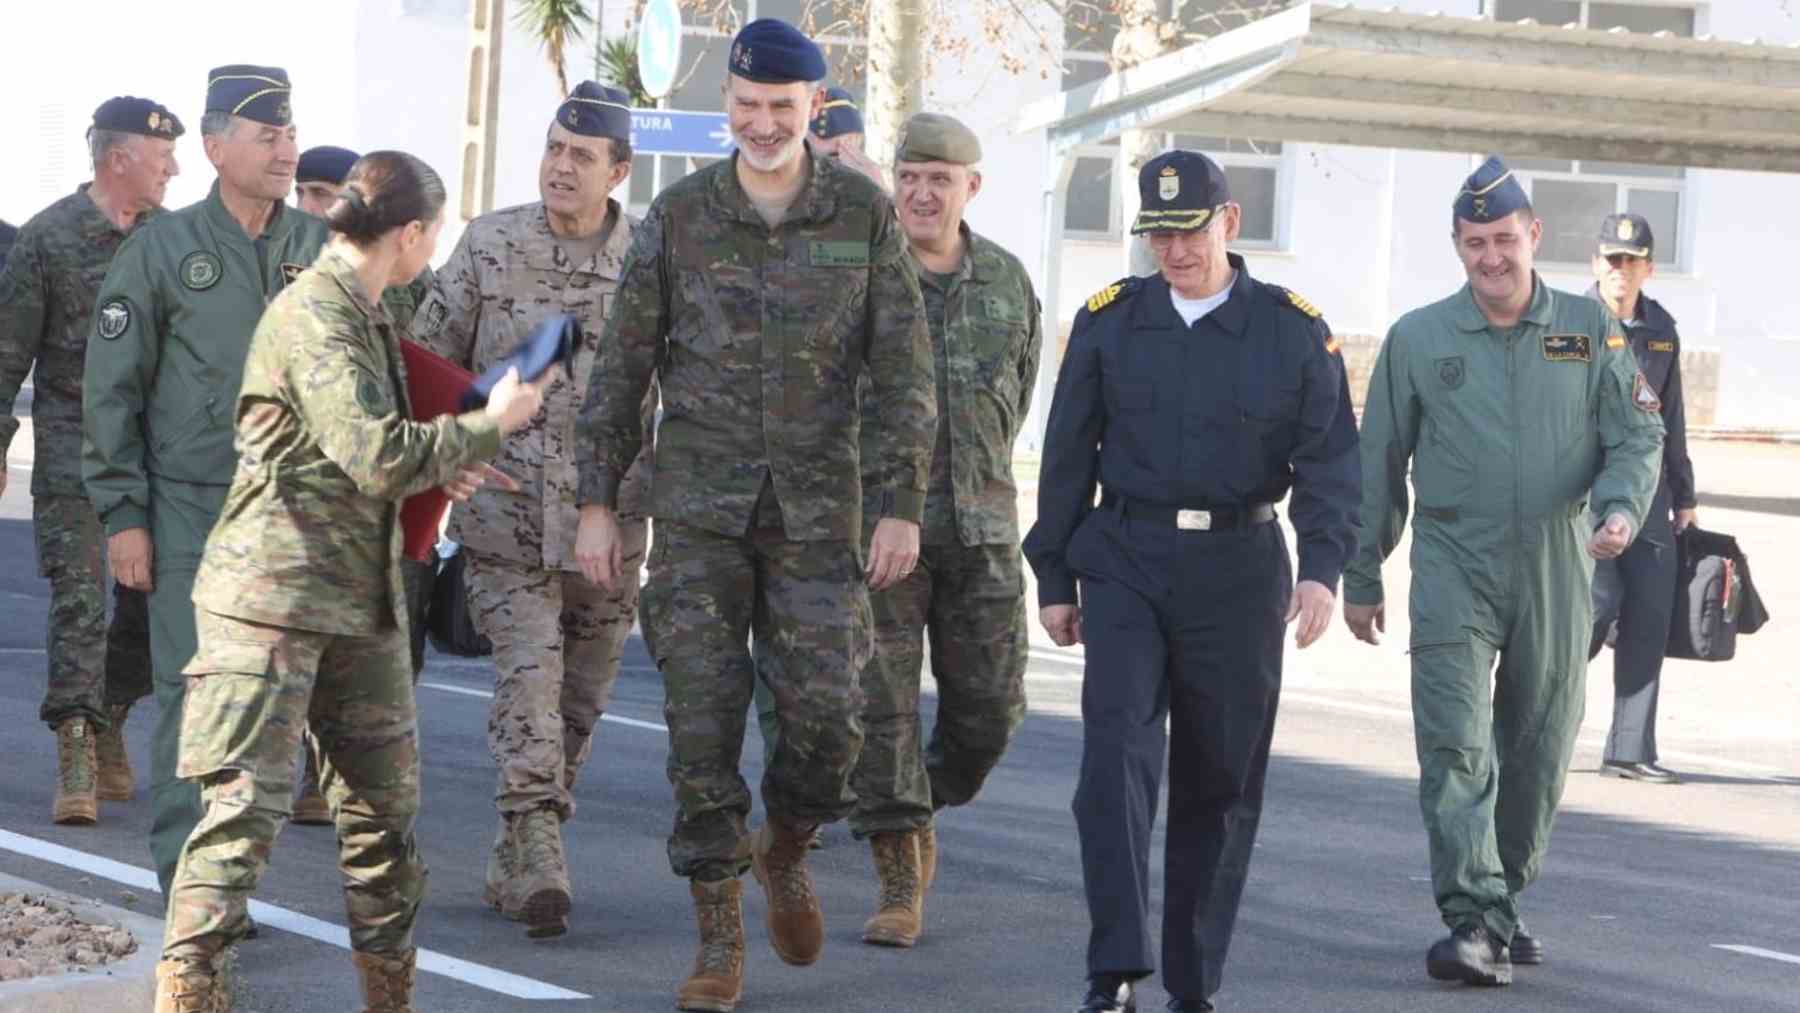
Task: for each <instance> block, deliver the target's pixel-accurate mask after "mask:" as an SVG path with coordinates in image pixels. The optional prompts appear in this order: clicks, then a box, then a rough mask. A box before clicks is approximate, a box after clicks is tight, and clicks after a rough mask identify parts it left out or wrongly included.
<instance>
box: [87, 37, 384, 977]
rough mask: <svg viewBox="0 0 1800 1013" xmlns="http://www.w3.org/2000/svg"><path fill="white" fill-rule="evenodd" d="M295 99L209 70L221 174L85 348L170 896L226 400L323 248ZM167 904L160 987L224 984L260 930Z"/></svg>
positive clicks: (119, 281)
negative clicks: (147, 703)
mask: <svg viewBox="0 0 1800 1013" xmlns="http://www.w3.org/2000/svg"><path fill="white" fill-rule="evenodd" d="M290 95H291V89H290V87H289V84H288V77H287V72H286V71H283V70H281V69H280V68H276V67H256V66H250V65H244V64H238V65H232V66H226V67H220V68H218V69H216V70H214V71H212V73H210V74H209V75H208V76H207V89H206V113H205V115H204V116H203V117H202V118H201V122H200V133H201V137H202V140H203V141H204V143H205V147H206V156H207V159H208V160H209V161H211V162H212V164H213V167H214V168H215V169H216V170H217V171H218V177H219V178H218V181H217V182H216V183H215V184H214V185H213V188H212V192H211V193H210V194H208V195H207V196H206V198H205V199H203V200H201V201H199V202H198V203H196V204H192V205H190V206H188V207H185V208H182V209H180V210H178V211H171V212H169V213H168V214H164V215H159V216H157V217H156V218H154V219H152V220H151V221H150V222H148V223H146V224H145V225H144V227H143V228H141V229H140V230H138V232H137V233H136V234H135V235H133V236H132V237H131V239H130V240H129V241H127V242H126V243H125V245H124V247H123V248H121V249H120V251H119V254H118V256H117V257H116V258H114V260H113V262H112V267H111V269H110V270H108V271H107V274H106V281H105V283H104V284H103V285H102V286H101V289H100V294H99V297H98V301H97V308H96V310H95V312H94V317H93V324H92V336H91V338H90V340H89V341H88V346H87V356H86V366H85V371H84V376H83V385H82V398H83V412H82V436H83V445H82V461H81V470H82V478H83V481H84V483H85V487H86V490H87V494H88V497H89V498H90V499H91V500H92V501H93V504H94V508H95V510H97V511H98V512H99V515H100V520H101V523H102V524H103V525H104V527H105V530H106V533H107V555H108V558H109V562H110V563H111V565H112V570H113V573H114V574H116V575H118V578H119V580H120V581H121V582H123V583H124V584H125V585H126V586H128V587H132V588H137V589H140V590H144V591H147V592H149V595H150V609H149V612H150V651H151V658H152V668H153V675H154V679H155V691H156V699H157V704H158V705H159V707H160V709H161V714H160V716H159V718H158V720H157V726H156V731H155V734H154V736H153V738H152V741H151V751H150V781H151V784H150V793H151V804H152V807H153V812H152V816H151V826H150V851H151V856H152V858H153V859H154V860H155V862H156V871H157V879H158V882H159V884H160V885H161V886H162V890H163V895H164V897H165V898H166V897H168V896H169V895H170V890H171V885H172V880H173V877H174V874H175V867H176V863H177V861H178V859H179V857H180V855H181V853H182V850H183V848H184V847H185V846H186V844H187V841H188V836H189V834H190V832H192V831H193V830H194V827H195V825H196V823H197V822H198V821H199V819H200V816H201V796H200V784H199V783H198V782H197V781H194V780H183V779H181V778H180V777H179V776H178V773H177V770H176V764H177V759H178V756H179V746H180V733H181V714H182V707H183V701H184V698H185V695H186V677H185V675H184V673H183V669H184V668H185V667H186V666H187V664H188V662H189V660H190V659H191V658H192V656H193V654H194V650H195V647H196V635H195V628H194V606H193V603H192V601H191V596H192V592H193V583H194V574H195V571H196V569H197V567H198V565H199V562H200V554H201V550H202V549H203V547H204V545H205V542H206V536H207V533H208V532H209V531H210V530H211V529H212V526H213V522H214V521H215V520H216V519H217V518H218V515H219V511H220V509H221V508H222V507H223V505H224V500H225V492H226V489H227V483H229V482H230V480H231V475H232V473H233V472H234V471H236V470H237V466H238V461H237V454H236V453H235V451H234V450H233V449H232V437H233V421H234V419H233V412H232V407H231V406H232V397H233V394H234V392H236V391H237V389H238V387H239V386H240V383H241V380H242V375H241V374H242V372H243V368H244V357H245V354H246V353H247V351H248V349H249V344H250V335H251V332H252V331H253V330H254V329H255V326H256V322H257V320H258V319H259V318H261V316H262V311H263V307H264V306H266V305H267V304H268V300H269V299H271V298H273V297H274V296H275V294H276V293H277V292H279V291H280V290H281V289H282V288H283V287H284V286H285V285H286V284H287V283H288V282H289V281H291V280H292V279H293V278H295V277H297V276H298V275H299V273H300V272H301V271H302V270H304V269H305V268H306V267H307V266H308V265H310V264H311V263H312V262H313V260H314V259H315V258H316V257H317V256H318V253H319V248H320V246H321V245H322V244H323V243H324V241H325V231H326V230H325V224H324V223H323V222H321V221H319V220H318V219H316V218H313V217H312V216H310V215H306V214H302V213H300V212H298V211H295V210H292V209H286V210H284V207H285V205H284V203H283V202H284V201H285V200H286V199H287V195H288V192H289V190H291V189H292V188H293V183H294V162H295V159H296V158H297V156H298V154H299V152H298V149H297V148H296V146H295V144H294V128H293V109H292V107H291V106H290V104H289V99H290ZM195 674H197V673H195ZM207 773H208V776H207V778H206V787H207V790H208V792H209V793H210V796H211V797H212V798H213V799H215V800H217V799H220V798H221V797H235V798H237V799H240V800H247V801H245V804H248V805H252V806H261V807H264V808H266V809H269V810H271V811H275V812H281V813H285V812H286V811H287V808H288V802H289V799H288V798H286V797H282V798H262V799H258V798H256V794H255V793H256V789H255V788H254V786H253V784H252V783H251V782H252V780H253V779H252V778H250V777H249V776H248V775H247V774H244V773H242V772H238V771H218V772H207ZM214 804H219V803H217V802H215V803H214ZM356 821H357V817H355V816H352V815H350V814H349V813H348V812H346V815H345V818H344V820H343V821H342V822H340V823H339V831H340V833H341V834H342V835H343V837H344V839H345V840H358V839H372V835H365V834H363V833H362V832H361V827H360V826H359V825H357V822H356ZM175 907H176V906H174V905H172V906H171V911H170V919H171V921H170V924H171V925H172V926H174V928H172V929H171V936H170V938H171V939H172V940H174V941H175V942H174V943H173V945H172V946H171V947H170V949H169V950H168V951H166V952H168V953H169V954H171V960H172V961H173V962H174V964H175V965H177V966H175V967H174V968H173V969H172V970H171V971H170V973H168V974H165V975H163V976H162V977H163V986H162V987H166V988H174V989H182V988H191V989H193V990H197V991H200V992H201V993H203V994H204V993H205V992H207V991H209V990H211V989H213V988H214V987H215V983H214V982H213V978H212V972H211V970H210V968H211V958H212V957H213V956H214V955H216V954H217V953H218V952H219V951H220V950H221V949H222V948H223V947H224V946H225V945H228V944H229V943H231V942H234V941H235V940H236V939H238V938H241V937H242V935H243V934H244V933H246V932H247V931H248V930H249V928H250V925H249V923H248V920H247V919H246V920H245V921H244V922H242V923H240V924H236V925H232V926H229V927H228V932H227V933H225V934H224V935H226V936H228V938H222V937H221V934H207V935H205V936H203V937H201V938H197V939H184V938H183V937H182V929H181V912H179V911H178V910H175ZM168 966H169V962H165V967H168ZM183 981H186V982H187V983H186V984H183V983H182V982H183Z"/></svg>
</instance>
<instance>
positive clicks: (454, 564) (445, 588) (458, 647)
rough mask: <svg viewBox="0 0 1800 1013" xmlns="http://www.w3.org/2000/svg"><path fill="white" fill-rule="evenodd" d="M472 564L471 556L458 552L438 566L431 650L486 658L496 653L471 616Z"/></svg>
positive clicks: (431, 613)
mask: <svg viewBox="0 0 1800 1013" xmlns="http://www.w3.org/2000/svg"><path fill="white" fill-rule="evenodd" d="M468 561H469V557H468V555H467V554H466V553H464V552H463V551H462V550H461V548H458V549H457V550H456V551H454V552H452V553H450V555H448V556H446V557H444V558H443V560H442V561H441V562H439V563H438V571H437V577H436V579H434V580H433V581H432V582H431V604H430V606H429V607H428V611H427V613H426V620H425V628H426V629H427V630H429V631H430V633H431V646H433V647H435V648H437V649H438V650H439V651H441V652H442V653H444V654H454V655H457V656H458V657H463V658H482V657H486V656H487V655H490V654H492V653H494V645H493V643H492V642H490V641H489V640H488V638H486V637H484V636H482V635H481V633H480V632H478V631H477V630H476V629H475V618H474V616H473V615H472V614H471V613H470V612H469V586H468V579H467V578H466V577H465V576H464V568H465V567H466V566H467V565H468Z"/></svg>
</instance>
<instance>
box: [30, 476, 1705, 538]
mask: <svg viewBox="0 0 1800 1013" xmlns="http://www.w3.org/2000/svg"><path fill="white" fill-rule="evenodd" d="M5 491H6V476H5V475H0V492H5ZM1699 523H1700V512H1699V511H1698V510H1695V509H1694V508H1693V507H1688V508H1687V509H1686V510H1677V511H1675V533H1676V534H1678V535H1679V534H1681V533H1682V532H1683V531H1686V530H1687V529H1689V528H1691V527H1693V526H1694V525H1696V524H1699Z"/></svg>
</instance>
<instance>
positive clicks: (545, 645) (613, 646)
mask: <svg viewBox="0 0 1800 1013" xmlns="http://www.w3.org/2000/svg"><path fill="white" fill-rule="evenodd" d="M623 531H624V535H625V565H624V572H623V576H622V577H621V580H622V581H623V585H624V586H623V587H621V588H620V590H619V591H618V592H617V593H616V594H608V593H607V592H606V590H605V589H603V588H600V587H597V586H595V585H593V584H590V583H588V580H587V578H586V577H583V576H582V575H581V574H579V573H573V572H569V571H564V570H548V569H545V568H544V567H542V566H527V565H524V564H521V563H514V562H511V561H508V560H505V559H501V558H500V557H498V556H493V555H483V554H482V553H479V552H474V551H471V550H469V549H468V548H466V547H465V548H464V549H463V551H464V552H466V553H468V557H469V560H468V570H467V571H466V574H467V576H468V580H469V607H470V610H471V612H472V613H473V618H474V620H475V628H476V629H477V630H479V631H480V632H481V634H482V635H483V636H485V637H487V638H488V639H489V640H490V641H492V642H493V645H494V668H495V680H494V703H493V706H492V707H491V708H489V710H488V750H489V752H491V753H493V755H494V762H495V763H497V764H499V765H500V779H499V784H498V786H497V787H496V788H495V789H494V802H495V804H496V805H497V806H498V807H499V809H500V811H501V812H503V813H522V812H529V811H530V810H532V809H536V808H538V807H540V806H549V807H551V808H554V809H555V810H556V811H557V813H558V814H560V815H561V817H562V818H563V819H564V820H567V819H569V818H570V817H572V816H574V815H575V796H574V794H573V793H572V792H571V790H570V789H571V788H573V787H574V784H575V775H576V774H577V773H578V772H579V771H580V770H581V767H582V765H583V764H585V763H586V762H587V758H588V754H589V753H590V752H591V751H592V749H593V738H594V727H595V725H596V724H597V723H598V722H599V720H600V715H601V713H602V712H604V711H605V710H606V704H607V701H609V700H610V699H611V698H612V688H613V683H614V682H615V681H616V680H617V679H618V676H619V657H620V655H621V654H623V653H624V649H625V639H626V637H628V636H630V634H631V621H632V618H633V617H634V616H635V615H636V613H637V600H638V568H639V567H640V566H641V565H642V564H643V560H644V522H643V521H628V522H626V523H625V524H624V525H623Z"/></svg>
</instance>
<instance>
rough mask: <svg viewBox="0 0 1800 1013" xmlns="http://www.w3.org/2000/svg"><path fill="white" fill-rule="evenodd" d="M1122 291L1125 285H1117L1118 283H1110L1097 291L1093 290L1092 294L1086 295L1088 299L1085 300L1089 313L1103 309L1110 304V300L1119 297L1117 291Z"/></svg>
mask: <svg viewBox="0 0 1800 1013" xmlns="http://www.w3.org/2000/svg"><path fill="white" fill-rule="evenodd" d="M1123 291H1125V286H1123V285H1119V284H1112V285H1108V286H1106V287H1105V288H1103V289H1101V290H1100V291H1098V292H1095V293H1094V294H1093V295H1091V296H1088V301H1087V308H1088V312H1089V313H1098V312H1100V311H1101V310H1103V309H1105V308H1106V307H1108V306H1110V305H1112V301H1113V300H1114V299H1117V298H1118V297H1119V293H1120V292H1123Z"/></svg>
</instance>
